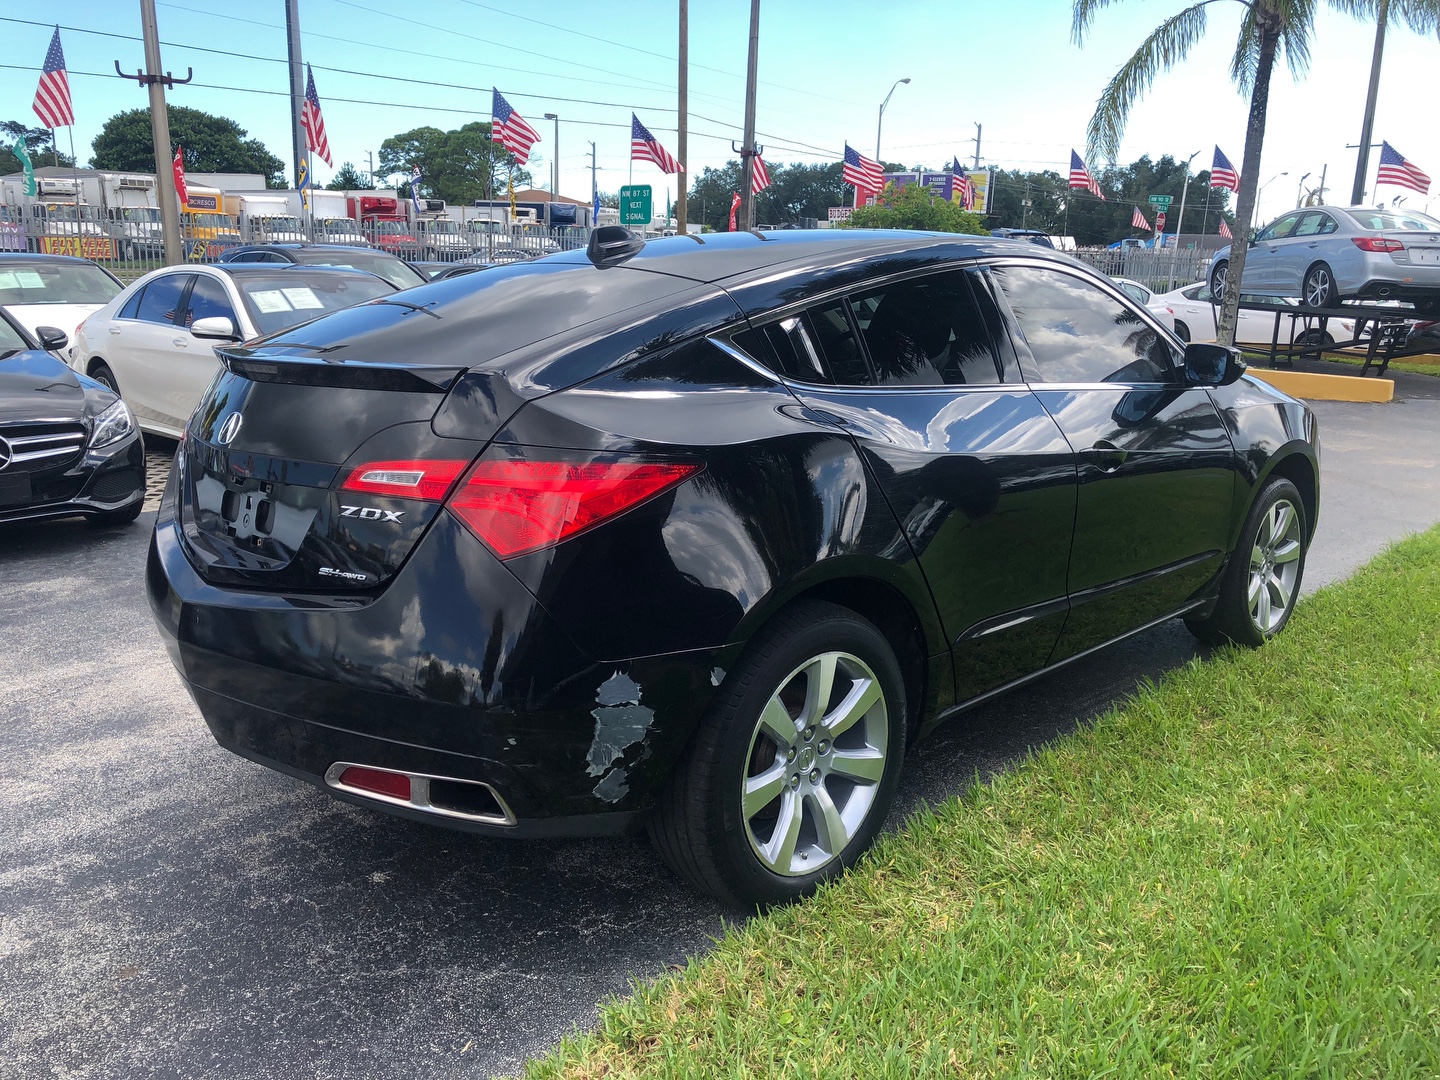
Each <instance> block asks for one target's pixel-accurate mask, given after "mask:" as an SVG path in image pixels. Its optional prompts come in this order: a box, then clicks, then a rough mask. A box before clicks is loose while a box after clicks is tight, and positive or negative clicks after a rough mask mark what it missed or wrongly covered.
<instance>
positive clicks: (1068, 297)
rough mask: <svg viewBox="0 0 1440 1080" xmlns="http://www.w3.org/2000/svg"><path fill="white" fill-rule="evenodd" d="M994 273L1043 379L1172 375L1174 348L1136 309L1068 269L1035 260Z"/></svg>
mask: <svg viewBox="0 0 1440 1080" xmlns="http://www.w3.org/2000/svg"><path fill="white" fill-rule="evenodd" d="M991 273H992V274H993V275H994V277H995V280H996V281H998V282H999V283H1000V289H1001V291H1002V292H1003V293H1004V294H1005V298H1006V299H1007V300H1008V301H1009V303H1010V309H1011V310H1012V311H1013V312H1014V314H1015V320H1016V322H1017V323H1018V324H1019V327H1020V331H1021V333H1022V334H1023V335H1024V338H1025V343H1026V344H1027V345H1029V347H1030V354H1031V356H1032V357H1033V358H1034V363H1035V370H1036V372H1037V373H1038V375H1039V379H1040V381H1041V382H1046V383H1077V382H1078V383H1098V382H1126V383H1160V382H1171V381H1173V372H1174V366H1175V363H1176V359H1177V357H1176V350H1175V348H1174V347H1173V346H1172V345H1171V344H1170V342H1169V341H1168V340H1167V339H1166V338H1165V336H1164V335H1163V334H1161V333H1160V331H1158V330H1156V329H1155V328H1154V327H1153V326H1151V325H1150V323H1149V322H1147V321H1146V320H1145V319H1144V318H1142V317H1141V315H1140V314H1139V313H1138V312H1137V311H1135V310H1134V309H1132V308H1130V307H1127V306H1126V305H1125V304H1122V303H1121V302H1120V301H1119V300H1117V299H1115V298H1114V297H1112V296H1110V295H1109V294H1108V293H1106V292H1104V291H1103V290H1102V289H1100V288H1099V287H1098V286H1096V285H1093V284H1091V283H1090V282H1088V281H1084V280H1082V279H1081V278H1079V277H1076V276H1075V275H1073V274H1067V273H1065V272H1063V271H1060V270H1051V269H1048V268H1045V267H1036V266H997V267H995V268H993V269H992V271H991Z"/></svg>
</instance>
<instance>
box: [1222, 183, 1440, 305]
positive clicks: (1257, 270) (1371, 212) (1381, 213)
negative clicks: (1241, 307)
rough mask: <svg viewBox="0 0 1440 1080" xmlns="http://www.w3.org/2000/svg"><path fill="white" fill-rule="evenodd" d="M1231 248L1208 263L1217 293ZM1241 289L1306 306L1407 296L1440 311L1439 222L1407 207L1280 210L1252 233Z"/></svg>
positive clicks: (1228, 265) (1224, 281) (1228, 268)
mask: <svg viewBox="0 0 1440 1080" xmlns="http://www.w3.org/2000/svg"><path fill="white" fill-rule="evenodd" d="M1229 271H1230V249H1229V248H1228V247H1224V248H1221V249H1220V250H1219V251H1217V252H1216V253H1215V257H1214V258H1213V259H1212V260H1211V261H1210V274H1209V281H1210V288H1211V289H1212V290H1213V291H1214V292H1215V294H1216V295H1217V296H1223V295H1224V291H1225V285H1226V278H1227V277H1228V276H1229ZM1244 286H1245V290H1244V291H1245V292H1246V293H1253V294H1255V295H1257V296H1292V297H1298V298H1299V299H1300V303H1301V304H1303V305H1305V306H1306V307H1314V308H1333V307H1335V306H1336V305H1337V304H1339V303H1340V302H1341V301H1342V300H1370V301H1380V300H1405V301H1409V302H1410V303H1412V304H1414V305H1415V306H1416V308H1418V309H1419V310H1420V311H1421V312H1424V313H1440V221H1436V220H1435V219H1434V218H1432V217H1429V216H1427V215H1425V214H1420V213H1415V212H1413V211H1408V210H1387V209H1384V208H1383V207H1382V208H1379V209H1374V208H1369V207H1364V206H1351V207H1348V208H1346V209H1343V210H1342V209H1340V208H1339V207H1336V206H1323V207H1318V206H1317V207H1311V208H1308V209H1304V210H1293V211H1291V212H1290V213H1288V214H1282V215H1281V216H1280V217H1278V218H1276V219H1275V220H1274V221H1272V222H1271V223H1270V224H1269V225H1266V226H1265V227H1264V228H1263V229H1261V230H1260V231H1259V232H1257V233H1256V234H1255V238H1254V239H1253V240H1252V241H1251V242H1250V250H1249V252H1248V254H1247V255H1246V256H1245V281H1244Z"/></svg>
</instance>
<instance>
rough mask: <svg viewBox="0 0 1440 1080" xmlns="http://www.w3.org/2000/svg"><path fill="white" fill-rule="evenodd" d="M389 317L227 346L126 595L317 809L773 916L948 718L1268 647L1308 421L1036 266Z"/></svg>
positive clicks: (835, 856) (1292, 582) (383, 312)
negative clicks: (610, 849) (1155, 633)
mask: <svg viewBox="0 0 1440 1080" xmlns="http://www.w3.org/2000/svg"><path fill="white" fill-rule="evenodd" d="M403 299H404V301H405V302H404V303H401V302H400V298H397V299H396V301H394V302H391V303H380V304H372V305H367V306H365V307H363V308H355V309H352V310H350V311H341V312H336V313H334V314H331V315H328V316H326V317H324V318H321V319H318V320H316V321H315V322H312V323H309V324H307V325H305V326H302V327H298V328H296V329H294V330H291V331H288V332H286V333H283V334H279V335H276V336H274V337H272V338H269V339H267V340H265V341H262V342H255V343H252V344H251V345H249V346H245V347H240V346H224V347H222V348H221V350H220V352H221V355H222V358H223V363H224V370H223V371H222V372H221V373H220V375H219V377H218V378H216V379H215V381H214V382H213V383H212V384H211V386H210V387H209V389H208V390H207V391H206V394H205V398H204V401H203V402H202V403H201V405H200V408H199V409H198V410H197V411H196V413H195V418H194V419H193V421H192V422H191V425H190V428H189V432H188V436H187V438H186V440H185V443H184V444H183V446H182V449H181V452H180V455H179V458H178V460H177V464H176V469H175V477H174V480H173V482H172V484H171V485H170V488H169V490H168V492H167V494H166V496H165V498H164V500H163V502H162V505H161V508H160V510H159V516H158V519H157V523H156V529H155V534H154V540H153V543H152V546H151V550H150V556H149V567H148V571H147V574H146V581H147V586H148V589H149V596H150V602H151V607H152V610H153V611H154V614H155V617H156V619H157V620H158V623H159V626H160V629H161V631H162V633H163V634H164V635H165V636H166V637H167V638H168V639H169V645H170V650H169V651H170V655H171V657H172V659H173V660H174V661H175V663H176V665H177V668H178V670H179V672H180V673H181V675H182V676H183V678H184V679H185V680H186V682H187V683H188V685H189V689H190V692H191V694H192V695H193V697H194V700H195V701H196V703H197V704H198V706H199V709H200V711H201V713H202V714H203V715H204V717H205V719H206V722H207V723H208V725H209V726H210V729H211V731H212V732H213V734H214V736H215V738H216V739H217V740H218V741H219V742H220V744H221V745H223V746H225V747H228V748H229V749H231V750H233V751H235V752H237V753H239V754H242V755H244V756H245V757H247V758H250V759H251V760H254V761H258V762H261V763H263V764H267V765H269V766H271V767H272V768H276V769H280V770H282V771H284V772H286V773H287V774H289V775H291V776H294V777H298V778H302V779H305V780H308V781H310V782H312V783H314V784H315V785H317V786H319V787H320V788H322V789H323V790H326V791H329V792H330V793H331V794H332V795H334V796H336V797H337V798H340V799H343V800H346V801H349V802H352V803H356V804H360V805H365V806H370V807H372V808H375V809H380V810H385V811H388V812H391V813H394V814H398V815H400V816H402V817H406V818H409V819H411V820H415V821H428V822H431V823H434V824H439V825H448V826H452V827H455V828H460V829H467V830H470V831H474V832H481V833H486V834H489V835H494V836H506V837H527V836H554V835H562V834H571V835H574V834H583V835H596V834H601V833H608V832H617V831H623V830H626V829H631V828H635V827H638V826H641V825H645V826H647V827H648V828H649V829H650V834H651V836H652V837H653V838H654V840H655V843H656V844H657V846H658V847H659V849H660V850H661V852H662V853H663V854H664V855H665V857H666V858H667V859H668V860H669V861H670V863H671V865H672V866H674V867H675V868H676V870H677V871H678V872H679V873H680V874H681V875H683V876H685V877H686V878H688V879H689V880H690V881H692V882H694V883H695V884H697V885H699V886H701V887H703V888H706V889H709V890H711V891H713V892H715V893H716V894H717V895H719V896H722V897H724V898H726V899H727V900H730V901H734V902H739V903H747V904H754V903H762V904H763V903H773V902H779V901H784V900H788V899H790V898H793V897H796V896H799V895H802V894H804V893H806V892H808V891H809V890H811V889H813V888H814V887H815V886H816V885H817V884H818V883H819V882H820V881H822V880H824V879H826V878H829V877H832V876H834V875H835V874H837V873H839V872H840V871H841V870H842V868H844V867H845V866H847V865H849V864H850V863H852V862H853V861H854V860H855V859H856V858H857V857H858V856H859V855H860V854H861V852H863V851H864V850H865V848H866V847H867V846H868V845H869V844H870V842H871V841H872V840H873V838H874V837H875V835H876V832H877V831H878V829H879V828H880V825H881V823H882V821H883V820H884V818H885V814H886V811H887V809H888V808H889V806H890V802H891V799H892V797H893V794H894V792H895V787H896V783H897V780H898V778H899V773H900V769H901V764H902V761H903V758H904V755H905V751H906V748H907V747H908V746H909V745H910V744H911V743H912V741H913V740H914V739H915V738H917V737H918V736H919V735H921V734H923V733H926V732H928V731H929V730H931V729H932V728H933V727H934V726H935V725H936V724H937V723H938V722H940V721H942V720H944V719H946V718H948V717H951V716H954V715H956V714H957V713H959V712H961V711H963V710H964V709H966V708H969V707H970V706H973V705H975V704H976V703H978V702H980V701H984V700H987V699H989V698H990V697H992V696H993V695H995V694H997V693H999V692H1001V691H1002V690H1004V689H1006V688H1008V687H1012V686H1016V685H1019V684H1020V683H1023V682H1026V681H1028V680H1029V679H1031V678H1033V677H1035V676H1037V675H1038V674H1040V673H1042V672H1045V671H1050V670H1054V669H1055V668H1058V667H1060V666H1061V665H1064V664H1066V663H1070V662H1073V661H1079V660H1082V659H1083V658H1085V657H1088V656H1089V655H1090V654H1091V653H1092V651H1093V650H1095V649H1097V648H1099V647H1100V646H1102V645H1104V644H1106V643H1107V642H1111V641H1115V640H1118V639H1120V638H1123V637H1125V636H1127V635H1129V634H1132V633H1135V632H1136V631H1138V630H1141V629H1144V628H1146V627H1149V626H1153V625H1156V624H1158V623H1160V622H1163V621H1165V620H1167V619H1171V618H1175V617H1182V618H1184V619H1185V620H1187V624H1188V625H1189V626H1190V627H1191V629H1192V630H1193V631H1194V632H1195V633H1196V634H1197V635H1199V636H1200V637H1201V638H1203V639H1204V640H1207V641H1221V640H1233V641H1238V642H1242V643H1245V644H1248V645H1259V644H1261V643H1263V642H1265V641H1266V640H1267V639H1268V638H1270V637H1271V636H1272V635H1274V634H1276V633H1278V632H1279V631H1280V630H1281V629H1282V628H1283V627H1284V626H1285V624H1286V621H1287V620H1288V618H1289V617H1290V613H1291V611H1292V608H1293V605H1294V602H1295V598H1296V596H1297V590H1298V587H1299V585H1300V580H1301V574H1302V570H1303V567H1304V559H1305V551H1306V547H1307V545H1308V544H1309V542H1310V537H1311V535H1312V531H1313V529H1314V524H1315V517H1316V512H1317V508H1318V499H1319V486H1318V485H1319V479H1318V478H1319V470H1318V459H1317V454H1318V442H1317V436H1316V428H1315V419H1314V416H1313V415H1312V414H1311V412H1310V410H1309V409H1308V408H1307V407H1306V406H1305V405H1303V404H1301V403H1300V402H1298V401H1295V400H1293V399H1291V398H1289V397H1287V396H1285V395H1284V394H1282V393H1280V392H1278V391H1276V390H1274V389H1272V388H1270V387H1268V386H1267V385H1266V384H1264V383H1262V382H1260V381H1258V380H1253V379H1250V378H1248V377H1245V376H1244V375H1243V365H1241V364H1240V362H1239V360H1238V354H1237V353H1236V352H1235V351H1234V350H1231V349H1222V348H1220V347H1218V346H1214V345H1190V346H1188V347H1186V348H1183V349H1182V347H1181V345H1180V343H1179V342H1178V341H1177V340H1176V339H1175V338H1174V337H1173V336H1172V335H1171V334H1170V333H1169V332H1168V331H1166V330H1165V328H1164V327H1162V326H1161V325H1160V324H1159V323H1158V322H1157V321H1156V320H1155V318H1154V317H1153V316H1152V315H1151V314H1150V312H1149V311H1147V310H1146V309H1145V308H1144V307H1142V306H1140V305H1138V304H1136V303H1135V302H1134V301H1132V300H1131V299H1130V298H1128V297H1127V296H1126V295H1125V294H1124V293H1123V292H1121V291H1120V290H1119V289H1117V288H1116V287H1115V286H1114V285H1113V284H1112V283H1111V282H1110V281H1109V280H1108V279H1106V278H1104V277H1103V276H1101V275H1099V274H1097V273H1095V272H1094V271H1092V270H1090V269H1089V268H1087V267H1084V266H1081V265H1080V264H1078V263H1076V262H1074V261H1073V260H1071V259H1069V258H1067V257H1064V256H1061V255H1059V254H1057V253H1055V252H1053V251H1048V250H1046V249H1044V248H1041V247H1038V246H1036V245H1032V244H1023V243H1017V242H1014V241H1005V240H995V239H990V238H984V239H981V238H975V237H959V236H945V235H936V234H918V233H908V232H886V231H864V232H860V231H856V232H851V231H848V230H834V231H830V230H818V231H784V232H781V231H776V232H771V233H768V234H765V235H764V236H763V237H762V236H760V235H757V234H754V233H748V232H745V233H730V234H719V235H711V236H706V237H705V238H704V243H703V244H701V243H696V241H695V240H694V239H693V238H689V237H675V238H671V239H661V240H654V241H651V242H650V243H645V242H643V241H642V240H641V239H640V238H639V237H638V236H636V235H635V234H633V233H630V232H628V231H627V230H624V229H620V228H601V229H598V230H596V231H595V232H594V233H593V234H592V237H591V241H590V246H589V248H588V249H587V251H586V252H571V253H566V254H563V255H557V256H554V257H551V258H548V259H543V260H540V261H537V262H533V263H525V264H521V265H516V266H508V267H503V266H502V267H496V268H494V269H491V270H487V271H485V272H484V273H479V274H471V275H468V276H466V277H462V278H458V279H455V280H450V281H442V282H435V283H432V284H429V285H425V286H423V287H421V288H419V289H416V290H412V291H410V292H408V293H406V294H405V296H404V298H403ZM417 306H418V308H423V312H422V311H420V310H417ZM300 417H303V422H298V418H300Z"/></svg>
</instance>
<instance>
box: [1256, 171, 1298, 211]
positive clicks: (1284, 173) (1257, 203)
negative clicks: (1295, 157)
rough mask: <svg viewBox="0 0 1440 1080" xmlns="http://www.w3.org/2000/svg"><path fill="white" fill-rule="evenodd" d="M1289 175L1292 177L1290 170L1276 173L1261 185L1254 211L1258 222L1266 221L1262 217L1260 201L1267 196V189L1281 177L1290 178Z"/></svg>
mask: <svg viewBox="0 0 1440 1080" xmlns="http://www.w3.org/2000/svg"><path fill="white" fill-rule="evenodd" d="M1289 175H1290V170H1289V169H1286V170H1285V171H1284V172H1278V173H1276V174H1275V175H1274V176H1272V177H1270V179H1269V180H1266V181H1265V183H1263V184H1261V185H1260V190H1259V191H1257V192H1256V193H1255V210H1254V214H1255V220H1256V221H1264V220H1265V219H1264V218H1263V217H1261V216H1260V200H1261V199H1262V198H1264V196H1265V189H1266V188H1267V187H1269V186H1270V185H1271V184H1273V183H1274V182H1275V181H1276V180H1279V179H1280V177H1282V176H1289Z"/></svg>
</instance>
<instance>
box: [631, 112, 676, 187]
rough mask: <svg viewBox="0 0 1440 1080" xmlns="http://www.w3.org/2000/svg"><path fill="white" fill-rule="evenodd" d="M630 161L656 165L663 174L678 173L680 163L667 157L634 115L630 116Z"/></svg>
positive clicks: (658, 142)
mask: <svg viewBox="0 0 1440 1080" xmlns="http://www.w3.org/2000/svg"><path fill="white" fill-rule="evenodd" d="M630 160H631V161H649V162H651V163H653V164H654V165H657V166H658V167H659V169H660V171H661V172H663V173H678V172H679V171H680V163H679V162H678V161H676V160H675V159H674V158H673V157H671V156H670V155H669V153H668V152H667V151H666V150H665V148H664V147H663V146H661V145H660V141H659V140H658V139H656V138H655V136H654V135H651V134H650V129H649V128H647V127H646V126H645V125H644V124H642V123H641V122H640V118H639V117H638V116H636V115H635V114H634V113H631V114H630Z"/></svg>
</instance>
